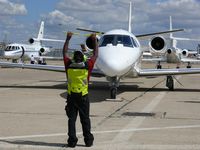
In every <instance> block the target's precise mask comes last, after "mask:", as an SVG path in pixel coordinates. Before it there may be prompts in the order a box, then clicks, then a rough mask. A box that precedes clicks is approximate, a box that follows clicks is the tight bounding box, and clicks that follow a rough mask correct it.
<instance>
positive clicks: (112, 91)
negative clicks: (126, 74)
mask: <svg viewBox="0 0 200 150" xmlns="http://www.w3.org/2000/svg"><path fill="white" fill-rule="evenodd" d="M107 80H109V81H110V87H111V88H110V98H111V99H116V96H117V88H118V87H119V80H120V78H117V77H107Z"/></svg>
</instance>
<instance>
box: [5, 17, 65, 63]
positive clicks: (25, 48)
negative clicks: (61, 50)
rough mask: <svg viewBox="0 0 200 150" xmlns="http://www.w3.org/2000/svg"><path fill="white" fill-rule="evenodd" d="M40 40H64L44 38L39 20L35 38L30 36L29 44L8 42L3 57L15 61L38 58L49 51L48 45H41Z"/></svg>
mask: <svg viewBox="0 0 200 150" xmlns="http://www.w3.org/2000/svg"><path fill="white" fill-rule="evenodd" d="M42 41H54V42H64V41H63V40H56V39H45V38H44V21H42V22H41V25H40V29H39V32H38V36H37V38H30V39H29V43H30V44H20V43H12V44H8V45H7V46H6V48H5V51H4V56H3V57H4V58H6V59H12V60H13V61H17V60H18V59H21V58H29V59H30V58H31V57H34V58H39V56H40V55H44V54H46V53H47V52H49V51H50V48H49V47H45V46H43V45H42Z"/></svg>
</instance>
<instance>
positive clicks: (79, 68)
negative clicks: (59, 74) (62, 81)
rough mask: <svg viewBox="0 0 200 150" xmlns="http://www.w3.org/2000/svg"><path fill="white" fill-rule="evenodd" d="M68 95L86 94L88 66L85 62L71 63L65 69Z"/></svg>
mask: <svg viewBox="0 0 200 150" xmlns="http://www.w3.org/2000/svg"><path fill="white" fill-rule="evenodd" d="M67 81H68V90H67V91H68V94H69V95H70V94H71V92H73V93H82V96H84V95H86V94H88V64H87V62H82V63H74V62H72V63H71V64H70V65H69V67H68V69H67Z"/></svg>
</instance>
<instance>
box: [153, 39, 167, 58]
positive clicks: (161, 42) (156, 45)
mask: <svg viewBox="0 0 200 150" xmlns="http://www.w3.org/2000/svg"><path fill="white" fill-rule="evenodd" d="M149 46H150V51H151V52H152V53H156V54H163V53H165V52H166V50H167V48H166V41H165V38H164V37H162V36H156V37H153V38H152V39H151V40H150V42H149Z"/></svg>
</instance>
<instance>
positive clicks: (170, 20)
mask: <svg viewBox="0 0 200 150" xmlns="http://www.w3.org/2000/svg"><path fill="white" fill-rule="evenodd" d="M169 30H172V16H169ZM172 37H173V33H170V38H172Z"/></svg>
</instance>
